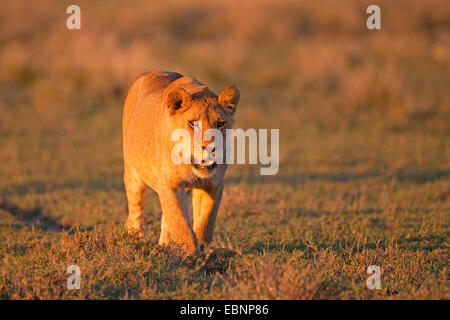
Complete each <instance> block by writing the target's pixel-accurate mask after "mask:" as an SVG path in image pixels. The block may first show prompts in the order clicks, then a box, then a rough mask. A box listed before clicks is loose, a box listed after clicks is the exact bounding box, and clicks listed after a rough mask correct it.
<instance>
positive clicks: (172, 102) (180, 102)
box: [166, 88, 192, 115]
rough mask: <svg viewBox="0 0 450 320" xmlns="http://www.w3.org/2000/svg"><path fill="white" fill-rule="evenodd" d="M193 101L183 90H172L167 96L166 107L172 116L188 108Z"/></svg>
mask: <svg viewBox="0 0 450 320" xmlns="http://www.w3.org/2000/svg"><path fill="white" fill-rule="evenodd" d="M191 100H192V97H191V95H190V94H189V93H188V92H187V91H186V90H184V89H183V88H174V89H171V90H170V91H169V92H167V94H166V105H167V108H169V113H170V115H174V114H175V113H176V112H177V110H179V109H181V108H185V107H188V104H189V102H190V101H191Z"/></svg>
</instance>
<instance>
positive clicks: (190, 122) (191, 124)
mask: <svg viewBox="0 0 450 320" xmlns="http://www.w3.org/2000/svg"><path fill="white" fill-rule="evenodd" d="M189 125H190V126H191V127H196V126H198V121H197V120H191V121H189Z"/></svg>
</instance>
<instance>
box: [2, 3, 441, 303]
mask: <svg viewBox="0 0 450 320" xmlns="http://www.w3.org/2000/svg"><path fill="white" fill-rule="evenodd" d="M130 2H132V3H133V6H130V5H128V3H130ZM130 2H125V1H123V2H119V1H116V2H111V3H109V4H108V5H102V6H99V5H97V4H95V3H94V4H92V3H91V2H87V1H84V2H83V1H81V2H80V5H81V8H82V12H83V17H84V18H83V19H84V20H83V27H82V30H81V31H74V32H72V31H70V32H69V31H67V30H66V29H65V28H64V19H65V17H66V15H65V13H64V12H65V7H64V4H62V3H61V2H59V1H40V2H39V5H38V4H37V3H36V4H32V3H30V2H29V1H14V2H13V3H8V5H6V3H5V4H3V5H0V15H1V17H0V26H1V28H0V66H1V67H0V114H1V116H0V298H1V299H449V298H450V293H449V281H448V279H449V270H448V261H449V241H448V240H449V233H450V228H449V213H450V188H449V187H450V183H449V182H450V166H449V163H450V161H449V155H450V152H449V151H450V148H449V147H450V138H449V137H450V130H449V129H450V128H449V125H448V123H449V119H450V114H449V108H448V107H449V105H450V96H449V91H448V87H449V84H450V79H449V74H450V72H449V71H450V65H449V63H448V59H447V58H448V50H449V46H448V36H449V34H448V28H445V26H446V25H447V26H448V22H449V18H448V10H445V9H443V8H444V7H445V6H448V4H447V1H434V2H429V3H425V2H418V1H417V2H410V1H398V2H397V1H396V4H395V5H394V4H391V3H390V2H381V7H382V10H383V11H382V14H383V20H382V21H383V29H382V30H381V31H376V32H374V33H371V32H370V31H367V30H366V29H365V20H364V19H365V13H364V12H365V7H366V3H363V2H361V1H349V2H346V4H345V5H344V4H342V5H340V4H339V5H338V4H336V3H335V2H332V1H331V2H327V1H325V2H324V4H323V5H320V6H319V5H318V4H317V2H314V1H306V2H301V3H293V2H290V1H287V0H285V1H277V2H276V3H273V2H268V1H261V2H249V3H248V4H240V9H239V10H236V8H235V3H234V2H229V3H225V4H220V5H219V4H213V3H209V2H202V1H192V3H190V4H189V5H187V4H186V5H185V4H182V3H183V2H173V1H166V2H164V3H165V4H164V5H163V4H158V5H156V4H153V5H148V2H146V1H130ZM367 4H368V3H367ZM30 6H31V7H30ZM406 7H407V8H408V9H407V10H406V9H405V8H406ZM30 8H31V9H30ZM331 8H332V9H331ZM247 13H251V15H249V14H247ZM338 13H339V14H338ZM446 13H447V15H446ZM25 15H26V19H25V18H24V16H25ZM174 17H176V19H175V18H174ZM249 17H253V18H252V19H250V18H249ZM192 18H197V19H201V22H202V23H196V24H193V23H191V20H190V19H192ZM267 21H271V24H270V25H271V26H273V27H272V28H268V24H267ZM275 26H276V27H275ZM445 39H447V42H446V40H445ZM446 53H447V54H446ZM159 69H168V70H174V71H178V72H182V73H187V74H191V75H193V76H195V77H198V78H199V79H200V80H202V81H204V82H205V83H207V84H209V85H210V86H211V88H212V89H213V90H215V91H219V90H220V89H221V88H223V87H224V86H226V85H230V84H235V85H236V86H238V87H239V88H240V89H241V92H242V100H241V104H240V106H239V110H238V111H237V113H236V117H237V127H243V128H279V129H280V170H279V173H278V174H277V175H275V176H266V177H262V176H260V175H259V167H258V166H240V165H235V166H231V167H230V169H229V171H228V173H227V176H226V187H225V192H224V196H223V201H222V205H221V208H220V211H219V217H218V222H217V228H216V234H215V240H214V241H213V243H212V244H211V245H210V246H208V247H207V248H205V254H206V256H207V257H208V260H207V261H206V262H204V261H202V260H201V259H198V260H196V259H183V257H182V256H181V255H180V254H179V252H178V251H177V248H175V247H170V248H162V247H159V246H158V245H157V239H158V234H159V226H160V217H161V209H160V206H159V204H158V199H157V196H156V194H154V193H153V192H149V193H148V198H147V202H146V209H145V212H146V214H147V216H148V229H149V234H148V236H147V237H146V238H145V239H138V238H135V237H133V236H129V235H127V234H126V233H125V232H124V230H123V224H124V221H125V219H126V198H125V193H124V188H123V183H122V170H123V168H122V154H121V112H122V105H123V102H124V99H125V94H126V89H127V87H128V86H129V85H130V84H131V82H132V80H133V78H135V77H137V76H138V75H139V74H140V73H141V72H143V71H147V70H159ZM72 264H76V265H78V266H79V267H80V268H81V273H82V282H81V287H82V288H81V289H80V290H67V288H66V280H67V278H68V276H69V275H67V274H66V273H65V272H66V269H67V267H68V266H70V265H72ZM372 264H375V265H378V266H380V268H381V271H382V279H381V286H382V287H381V289H380V290H369V289H368V288H367V287H366V279H367V277H368V274H367V272H366V270H367V267H368V266H369V265H372Z"/></svg>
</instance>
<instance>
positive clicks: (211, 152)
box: [202, 146, 216, 155]
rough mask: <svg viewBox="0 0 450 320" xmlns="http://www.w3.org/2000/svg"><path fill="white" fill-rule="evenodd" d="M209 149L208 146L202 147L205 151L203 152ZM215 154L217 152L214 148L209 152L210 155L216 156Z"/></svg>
mask: <svg viewBox="0 0 450 320" xmlns="http://www.w3.org/2000/svg"><path fill="white" fill-rule="evenodd" d="M207 147H208V146H202V149H203V150H206V148H207ZM215 152H216V147H212V148H211V149H210V150H209V154H212V155H214V153H215Z"/></svg>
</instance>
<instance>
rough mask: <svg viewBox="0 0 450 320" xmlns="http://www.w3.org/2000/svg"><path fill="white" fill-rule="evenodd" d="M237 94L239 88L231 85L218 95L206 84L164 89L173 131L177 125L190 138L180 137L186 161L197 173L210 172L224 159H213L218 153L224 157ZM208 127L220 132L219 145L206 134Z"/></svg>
mask: <svg viewBox="0 0 450 320" xmlns="http://www.w3.org/2000/svg"><path fill="white" fill-rule="evenodd" d="M239 98H240V94H239V90H238V89H237V88H236V87H234V86H230V87H226V88H225V89H224V90H223V91H222V93H221V94H220V95H219V97H217V96H216V95H215V94H214V93H213V92H212V91H211V90H209V89H208V88H207V87H206V86H205V87H202V88H201V90H200V91H198V92H196V93H193V94H190V93H189V92H188V91H186V90H185V89H183V88H180V87H176V88H172V89H170V90H168V92H167V93H166V104H167V108H168V113H169V119H170V124H171V125H170V127H171V129H172V132H173V130H177V129H182V130H184V132H189V135H190V139H183V141H184V143H185V145H184V146H183V148H185V149H184V150H190V161H189V162H190V165H191V168H192V170H193V171H194V173H195V175H196V176H198V177H200V178H207V177H209V176H212V175H213V174H214V172H215V170H216V168H217V167H218V166H220V165H222V164H223V163H224V160H222V161H216V160H217V159H218V157H219V159H224V155H225V144H226V143H225V137H226V135H225V132H226V131H225V130H226V129H231V128H233V125H234V113H235V112H236V107H237V104H238V102H239ZM209 129H217V130H218V131H216V132H217V133H220V134H221V136H222V139H219V140H222V142H223V143H221V145H219V143H218V141H216V136H211V135H208V133H207V134H206V136H205V132H207V131H208V130H209ZM210 132H211V131H210ZM210 132H209V133H210ZM195 133H196V134H195ZM200 137H201V140H199V138H200ZM188 143H189V145H187V144H188ZM196 143H197V144H196ZM196 146H197V147H196Z"/></svg>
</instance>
